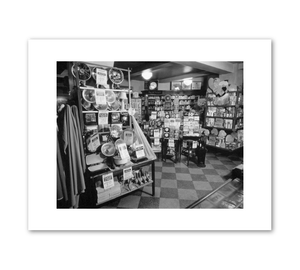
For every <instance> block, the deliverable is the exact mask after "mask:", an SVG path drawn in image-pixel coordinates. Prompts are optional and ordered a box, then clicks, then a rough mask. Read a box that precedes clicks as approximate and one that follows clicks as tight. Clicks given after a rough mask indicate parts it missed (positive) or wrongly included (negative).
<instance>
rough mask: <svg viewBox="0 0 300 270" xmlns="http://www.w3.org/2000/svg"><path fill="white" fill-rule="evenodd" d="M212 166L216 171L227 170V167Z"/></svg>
mask: <svg viewBox="0 0 300 270" xmlns="http://www.w3.org/2000/svg"><path fill="white" fill-rule="evenodd" d="M212 166H213V167H214V169H217V170H227V167H226V166H225V165H219V164H212Z"/></svg>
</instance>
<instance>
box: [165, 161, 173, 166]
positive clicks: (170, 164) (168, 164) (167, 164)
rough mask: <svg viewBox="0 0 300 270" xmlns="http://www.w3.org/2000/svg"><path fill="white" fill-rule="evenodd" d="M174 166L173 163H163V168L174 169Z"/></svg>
mask: <svg viewBox="0 0 300 270" xmlns="http://www.w3.org/2000/svg"><path fill="white" fill-rule="evenodd" d="M171 162H172V161H171ZM174 166H175V163H174V162H172V163H170V162H163V167H174Z"/></svg>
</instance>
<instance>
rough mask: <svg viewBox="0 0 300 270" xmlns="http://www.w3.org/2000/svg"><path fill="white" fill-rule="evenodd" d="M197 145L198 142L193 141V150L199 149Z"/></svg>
mask: <svg viewBox="0 0 300 270" xmlns="http://www.w3.org/2000/svg"><path fill="white" fill-rule="evenodd" d="M197 145H198V142H196V141H193V145H192V148H193V149H195V148H197Z"/></svg>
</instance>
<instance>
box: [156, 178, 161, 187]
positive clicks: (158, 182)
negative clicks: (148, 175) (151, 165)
mask: <svg viewBox="0 0 300 270" xmlns="http://www.w3.org/2000/svg"><path fill="white" fill-rule="evenodd" d="M155 186H156V187H160V186H161V178H157V177H155Z"/></svg>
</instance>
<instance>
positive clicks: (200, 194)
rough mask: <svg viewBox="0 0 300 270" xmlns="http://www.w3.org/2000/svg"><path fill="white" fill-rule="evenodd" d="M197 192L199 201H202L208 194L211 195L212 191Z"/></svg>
mask: <svg viewBox="0 0 300 270" xmlns="http://www.w3.org/2000/svg"><path fill="white" fill-rule="evenodd" d="M196 192H197V195H198V199H201V198H203V197H204V196H206V195H207V194H209V193H210V192H211V191H210V190H196Z"/></svg>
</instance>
